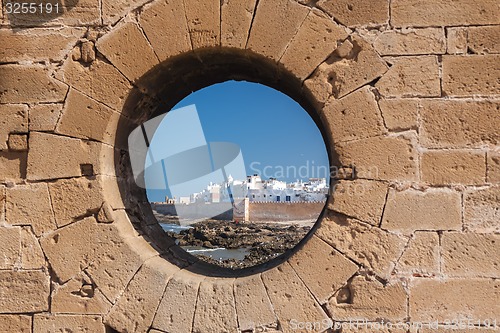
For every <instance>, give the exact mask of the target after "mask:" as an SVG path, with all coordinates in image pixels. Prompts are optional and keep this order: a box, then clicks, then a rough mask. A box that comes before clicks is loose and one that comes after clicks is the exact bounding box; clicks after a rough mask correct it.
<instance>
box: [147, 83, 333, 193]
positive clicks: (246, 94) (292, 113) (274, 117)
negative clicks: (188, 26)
mask: <svg viewBox="0 0 500 333" xmlns="http://www.w3.org/2000/svg"><path fill="white" fill-rule="evenodd" d="M193 104H194V105H196V109H197V111H198V115H199V118H200V121H201V126H202V128H203V132H204V134H205V138H206V141H207V142H232V143H235V144H238V145H239V146H240V147H241V152H242V155H243V159H244V162H245V166H246V171H247V174H253V173H259V174H261V175H262V176H263V178H267V177H271V176H273V177H277V178H279V179H280V180H284V181H288V182H290V181H295V180H296V179H303V180H306V179H307V178H309V177H318V176H321V177H325V176H327V172H326V171H325V170H327V168H328V155H327V151H326V147H325V143H324V141H323V138H322V136H321V133H320V131H319V129H318V127H317V126H316V124H315V123H314V121H313V120H312V118H311V117H310V116H309V114H308V113H307V112H306V111H305V110H304V109H303V108H302V107H301V106H300V105H299V104H298V103H297V102H295V101H294V100H293V99H291V98H290V97H288V96H287V95H285V94H283V93H281V92H279V91H277V90H275V89H273V88H270V87H267V86H264V85H261V84H257V83H250V82H245V81H241V82H236V81H227V82H224V83H220V84H215V85H212V86H209V87H207V88H204V89H201V90H199V91H196V92H194V93H192V94H191V95H189V96H188V97H186V98H185V99H183V100H182V101H181V102H180V103H178V104H177V105H176V106H175V107H174V108H173V110H175V109H178V108H181V107H186V106H190V105H193ZM167 111H169V110H165V112H167ZM165 119H167V118H165ZM164 121H165V120H164ZM162 125H165V126H162ZM162 125H160V126H159V130H158V131H157V133H155V136H154V137H153V140H152V143H151V144H152V146H153V145H155V144H156V145H165V144H167V143H166V142H162V141H164V140H162V134H161V133H160V132H161V131H164V130H165V131H167V130H168V126H166V125H168V124H166V123H165V124H163V123H162ZM185 127H186V128H189V124H186V126H185ZM306 166H307V167H306ZM266 167H267V168H266ZM264 168H265V169H264ZM287 169H288V170H287ZM147 193H148V198H149V200H150V201H163V199H164V197H165V195H169V194H170V193H169V191H163V190H148V191H147Z"/></svg>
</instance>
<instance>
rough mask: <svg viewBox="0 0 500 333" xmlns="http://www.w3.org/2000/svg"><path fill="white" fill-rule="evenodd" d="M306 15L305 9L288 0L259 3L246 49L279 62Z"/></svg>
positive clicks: (267, 0) (270, 0)
mask: <svg viewBox="0 0 500 333" xmlns="http://www.w3.org/2000/svg"><path fill="white" fill-rule="evenodd" d="M308 13H309V9H308V8H307V7H304V6H301V5H300V4H298V3H296V2H294V1H290V0H262V1H259V2H258V5H257V10H256V13H255V17H254V20H253V24H252V29H251V30H250V37H249V39H248V44H247V48H249V49H251V50H253V51H255V52H257V53H259V54H262V55H264V56H266V57H269V58H271V59H274V60H279V59H280V58H281V57H282V55H283V54H284V52H285V50H286V47H287V45H288V44H289V43H290V41H291V40H292V38H293V37H294V36H295V35H296V34H297V32H298V30H299V28H300V26H301V25H302V23H303V22H304V20H305V19H306V17H307V15H308ZM270 31H272V32H273V33H272V34H271V33H269V32H270Z"/></svg>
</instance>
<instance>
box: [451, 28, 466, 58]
mask: <svg viewBox="0 0 500 333" xmlns="http://www.w3.org/2000/svg"><path fill="white" fill-rule="evenodd" d="M446 35H447V40H446V53H448V54H465V53H467V28H465V27H451V28H446Z"/></svg>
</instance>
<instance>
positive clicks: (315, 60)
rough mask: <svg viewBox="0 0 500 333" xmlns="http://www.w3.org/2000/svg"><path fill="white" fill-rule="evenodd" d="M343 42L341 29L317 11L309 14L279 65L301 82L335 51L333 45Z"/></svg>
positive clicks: (342, 29)
mask: <svg viewBox="0 0 500 333" xmlns="http://www.w3.org/2000/svg"><path fill="white" fill-rule="evenodd" d="M346 38H347V32H346V30H345V28H343V27H341V26H339V25H338V24H336V23H335V22H334V21H333V20H332V19H331V18H329V17H328V16H326V15H325V14H323V13H322V12H320V11H319V10H312V11H310V12H309V14H308V15H307V17H306V19H305V21H304V23H303V24H302V25H301V26H300V28H299V31H298V32H297V34H296V35H295V37H293V39H292V41H291V42H290V44H288V46H287V49H286V51H285V54H284V55H283V57H282V58H281V60H280V63H282V64H283V65H284V66H285V68H286V69H287V70H289V71H290V72H292V73H293V74H294V75H295V76H297V77H298V78H300V79H301V80H305V79H306V78H307V77H308V76H309V75H311V73H312V72H313V71H314V70H315V69H316V67H318V66H319V65H320V64H321V63H322V62H323V61H324V60H325V59H326V58H327V57H328V56H329V55H330V54H331V53H332V52H333V51H334V50H335V49H336V48H337V43H339V42H341V41H343V40H344V39H346Z"/></svg>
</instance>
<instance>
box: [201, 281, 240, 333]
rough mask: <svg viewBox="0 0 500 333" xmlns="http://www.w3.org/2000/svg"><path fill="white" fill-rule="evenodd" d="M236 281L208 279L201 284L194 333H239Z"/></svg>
mask: <svg viewBox="0 0 500 333" xmlns="http://www.w3.org/2000/svg"><path fill="white" fill-rule="evenodd" d="M233 284H234V279H227V278H226V279H216V278H207V279H205V280H203V281H202V282H201V284H200V290H199V293H198V300H197V302H196V310H195V313H194V321H193V333H204V332H237V331H238V322H237V318H236V308H235V303H234V291H233Z"/></svg>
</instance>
